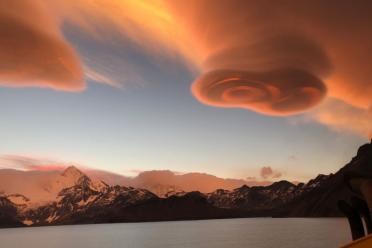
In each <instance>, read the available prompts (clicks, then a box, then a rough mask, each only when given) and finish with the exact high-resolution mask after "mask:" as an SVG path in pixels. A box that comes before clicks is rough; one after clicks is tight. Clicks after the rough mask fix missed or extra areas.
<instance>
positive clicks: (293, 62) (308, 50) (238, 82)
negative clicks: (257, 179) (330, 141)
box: [56, 0, 372, 115]
mask: <svg viewBox="0 0 372 248" xmlns="http://www.w3.org/2000/svg"><path fill="white" fill-rule="evenodd" d="M56 2H57V3H58V6H59V7H60V9H61V12H62V15H63V16H64V17H65V18H66V20H67V21H69V22H70V23H74V24H75V25H78V26H79V27H80V28H83V29H85V30H88V31H89V32H90V33H91V34H92V36H94V37H97V38H98V39H102V40H105V39H106V38H105V37H102V36H100V31H101V30H105V29H107V28H109V29H110V30H112V31H113V32H119V33H121V34H123V35H125V36H126V37H129V38H130V39H131V40H132V41H134V42H136V43H138V44H140V45H142V46H143V47H144V48H146V50H147V51H148V52H149V53H150V54H153V55H154V56H155V57H159V56H161V55H163V56H164V54H165V56H172V54H179V55H181V56H183V57H184V58H185V60H186V61H187V62H188V63H189V64H191V65H192V66H193V67H196V68H198V71H199V72H200V77H199V78H197V79H196V80H195V81H194V83H193V85H192V93H193V94H194V95H195V97H196V98H197V99H198V100H199V101H201V102H202V103H205V104H208V105H212V106H218V107H238V108H245V109H249V110H253V111H256V112H260V113H264V114H268V115H289V114H296V113H300V112H304V111H307V110H308V109H309V108H312V107H314V106H315V105H317V104H319V103H320V102H321V100H322V99H323V98H324V97H325V96H326V94H328V96H331V97H334V98H337V99H340V100H342V101H344V102H346V103H348V104H350V105H353V106H356V107H359V108H364V109H366V108H369V106H370V105H372V100H371V97H370V95H372V84H371V79H370V78H371V77H370V65H371V63H372V58H371V57H370V56H368V53H366V52H365V51H368V50H370V49H369V48H371V44H372V34H371V32H369V25H370V23H371V21H372V17H371V15H370V12H371V11H372V3H370V2H366V1H358V2H352V3H351V2H350V1H347V0H341V1H337V2H336V1H327V2H324V1H290V0H287V1H286V0H285V1H280V2H273V1H266V0H263V1H244V0H232V1H218V2H215V1H208V0H190V1H167V0H164V1H148V0H141V1H119V0H116V1H115V0H114V1H110V3H107V1H104V0H97V1H94V2H92V1H89V0H77V1H73V2H72V1H62V0H61V1H56ZM283 6H284V7H283ZM346 29H347V30H348V32H347V33H346V32H345V30H346ZM108 42H111V41H110V40H108ZM326 89H327V90H326Z"/></svg>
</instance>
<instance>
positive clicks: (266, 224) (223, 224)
mask: <svg viewBox="0 0 372 248" xmlns="http://www.w3.org/2000/svg"><path fill="white" fill-rule="evenodd" d="M350 236H351V235H350V231H349V226H348V223H347V220H346V219H343V218H329V219H324V218H319V219H317V218H304V219H303V218H289V219H288V218H283V219H272V218H248V219H227V220H202V221H174V222H152V223H124V224H99V225H76V226H56V227H32V228H15V229H0V247H12V248H26V247H27V248H34V247H35V248H86V247H87V248H88V247H89V248H119V247H120V248H147V247H151V248H168V247H172V248H173V247H176V248H207V247H208V248H209V247H211V248H212V247H213V248H243V247H244V248H246V247H247V248H272V247H279V248H286V247H288V248H292V247H293V248H301V247H306V248H321V247H322V248H323V247H324V248H331V247H339V246H340V245H342V244H346V243H348V242H349V241H350V239H351V237H350Z"/></svg>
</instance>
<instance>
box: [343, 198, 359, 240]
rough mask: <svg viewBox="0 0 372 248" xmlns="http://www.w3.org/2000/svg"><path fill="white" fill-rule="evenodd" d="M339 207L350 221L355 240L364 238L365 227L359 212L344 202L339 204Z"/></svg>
mask: <svg viewBox="0 0 372 248" xmlns="http://www.w3.org/2000/svg"><path fill="white" fill-rule="evenodd" d="M338 207H339V209H340V210H341V212H342V213H343V214H344V215H345V216H346V217H347V220H348V221H349V224H350V229H351V236H352V238H353V240H356V239H360V238H362V237H364V227H363V222H362V219H361V218H360V215H359V212H358V211H357V210H356V209H355V208H353V207H352V206H350V205H349V204H348V203H347V202H346V201H344V200H341V201H339V202H338Z"/></svg>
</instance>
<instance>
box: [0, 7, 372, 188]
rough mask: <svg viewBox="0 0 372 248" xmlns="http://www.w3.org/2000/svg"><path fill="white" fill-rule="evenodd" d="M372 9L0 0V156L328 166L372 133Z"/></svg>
mask: <svg viewBox="0 0 372 248" xmlns="http://www.w3.org/2000/svg"><path fill="white" fill-rule="evenodd" d="M4 6H7V8H5V7H4ZM371 9H372V4H371V3H369V2H368V1H362V0H358V1H355V2H353V4H351V3H350V1H346V0H345V1H327V2H324V1H312V2H311V3H310V2H309V1H296V2H293V1H281V2H280V4H278V3H277V2H273V1H224V0H218V1H208V0H199V1H176V0H173V1H140V0H138V1H131V0H127V1H119V0H112V1H110V2H109V3H108V2H107V1H103V0H97V1H94V2H93V1H89V0H75V1H64V0H55V1H48V0H32V1H31V0H17V1H12V2H11V3H9V2H8V1H6V0H0V37H2V39H1V41H0V57H1V58H2V59H1V62H0V87H1V88H0V113H1V114H0V123H1V125H0V140H1V145H0V157H1V156H9V155H14V156H23V157H28V158H30V159H32V158H38V160H42V159H45V161H48V162H50V161H53V162H55V163H57V162H61V163H72V164H78V165H84V166H89V167H93V168H97V169H102V170H108V171H112V172H116V173H120V174H125V175H134V174H136V173H138V172H139V171H147V170H162V169H169V170H172V171H175V172H180V173H185V172H205V173H209V174H213V175H217V176H220V177H225V178H242V179H246V178H251V177H260V176H261V177H262V178H263V176H262V175H260V173H261V172H262V169H263V168H270V170H274V173H272V174H273V175H274V174H275V175H276V177H278V175H280V177H281V178H283V179H287V180H293V181H306V180H308V179H310V178H312V177H314V176H316V175H317V174H319V173H326V174H327V173H331V172H335V171H337V170H338V169H339V168H341V167H342V166H343V165H344V164H345V163H346V162H348V161H349V160H350V159H351V157H352V156H354V154H355V153H356V149H357V148H358V147H359V146H360V145H361V144H363V143H365V142H367V141H368V140H369V138H370V137H371V134H372V98H371V95H372V82H371V79H370V66H371V65H372V56H369V55H370V54H368V51H370V48H372V47H371V44H372V34H371V32H369V24H370V23H371V21H372V20H371V18H372V17H370V15H369V13H370V11H371ZM345 29H347V30H348V33H347V34H345ZM0 161H1V160H0ZM0 166H2V167H4V166H5V167H6V166H7V165H5V164H1V165H0ZM263 179H264V178H263ZM265 179H266V178H265Z"/></svg>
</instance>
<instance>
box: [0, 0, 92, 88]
mask: <svg viewBox="0 0 372 248" xmlns="http://www.w3.org/2000/svg"><path fill="white" fill-rule="evenodd" d="M0 36H1V40H0V57H1V61H2V62H1V63H0V85H3V86H8V87H26V86H27V87H29V86H36V87H49V88H53V89H57V90H66V91H79V90H82V89H84V87H85V84H84V81H83V73H82V68H81V65H80V62H79V58H78V56H77V55H76V54H75V52H74V51H73V49H72V48H71V47H70V46H69V45H68V44H67V42H66V41H65V40H64V38H63V36H62V34H61V33H60V30H59V26H58V20H57V19H56V17H55V16H53V14H52V13H51V10H50V9H49V8H48V5H47V4H46V3H45V1H41V0H15V1H7V0H0Z"/></svg>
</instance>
